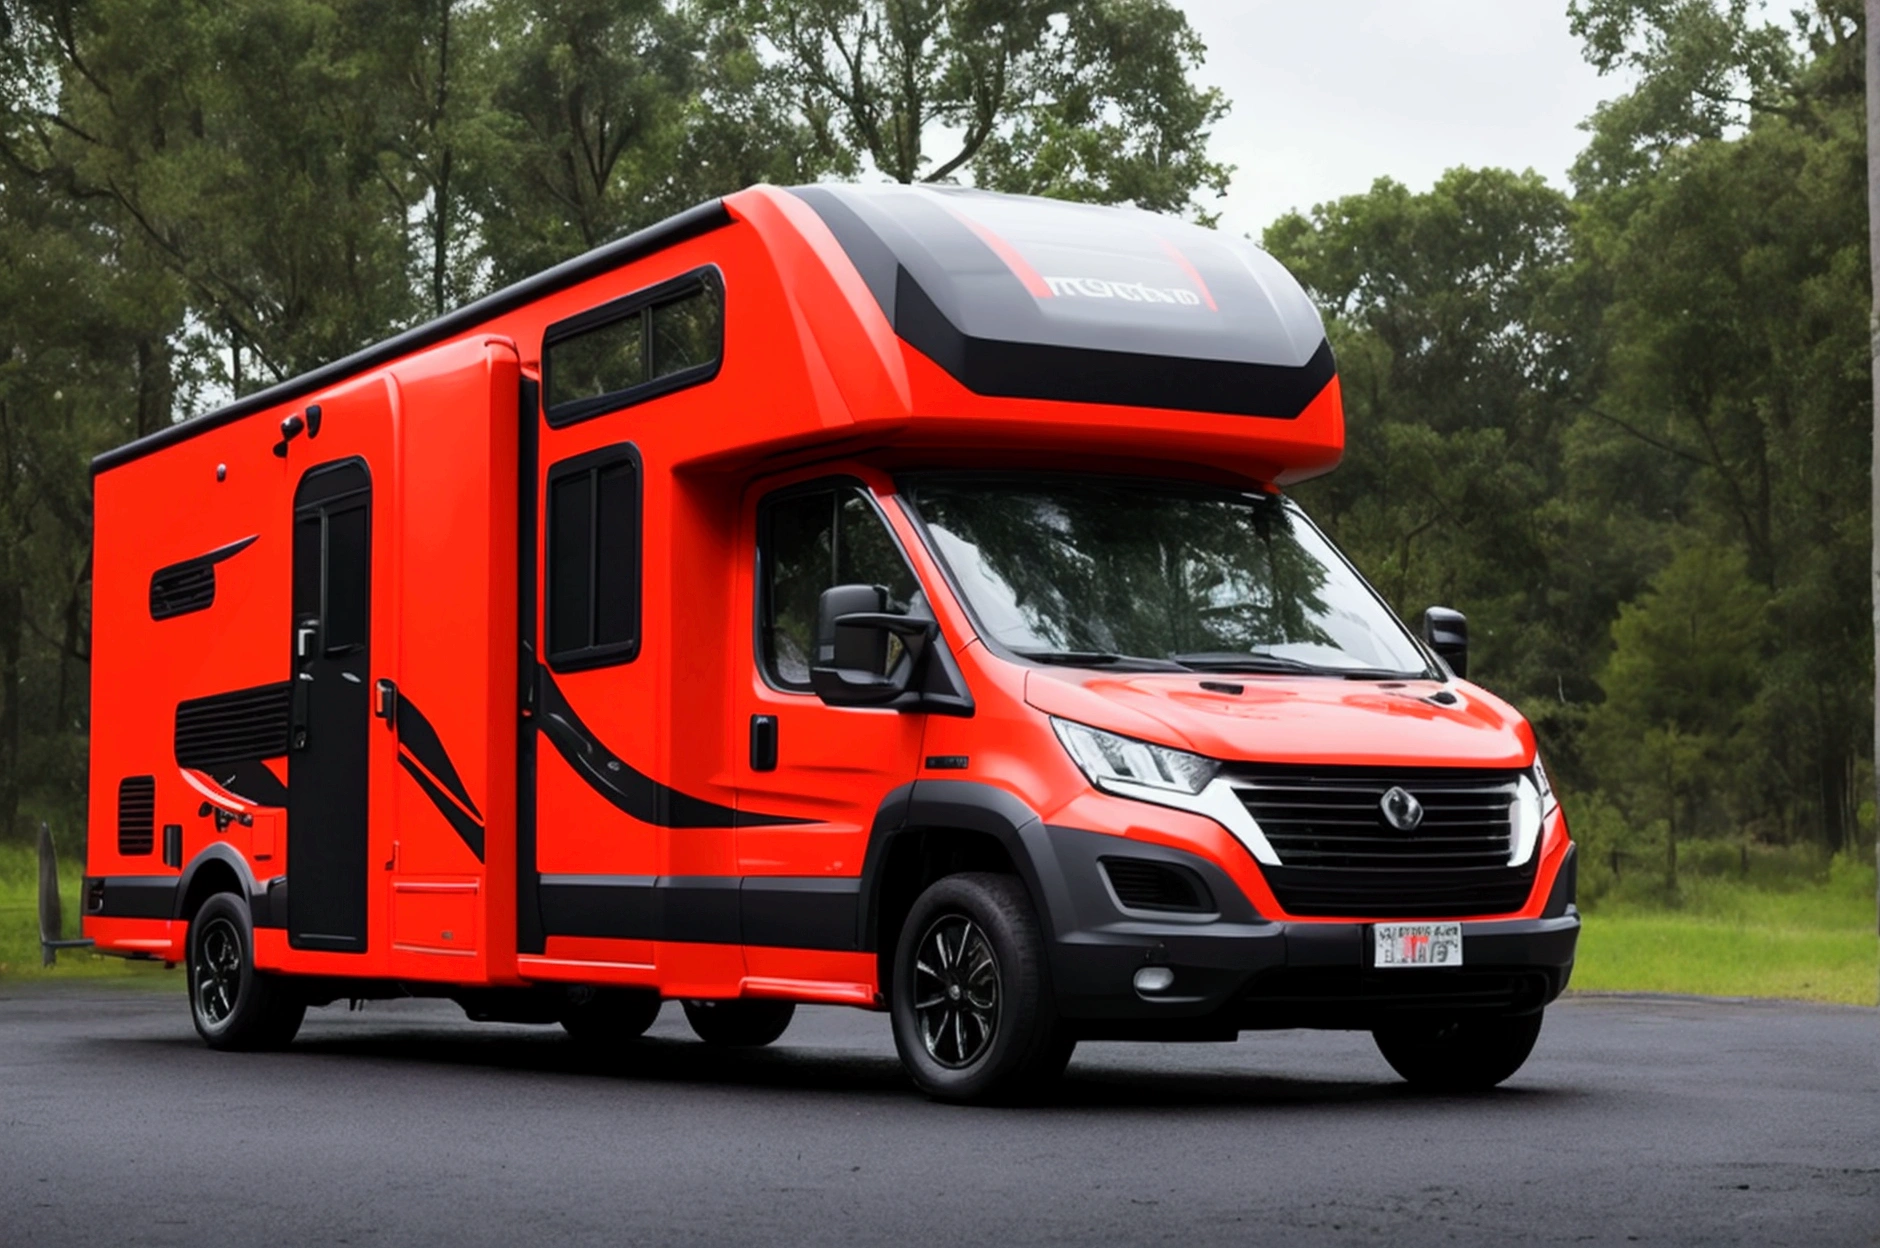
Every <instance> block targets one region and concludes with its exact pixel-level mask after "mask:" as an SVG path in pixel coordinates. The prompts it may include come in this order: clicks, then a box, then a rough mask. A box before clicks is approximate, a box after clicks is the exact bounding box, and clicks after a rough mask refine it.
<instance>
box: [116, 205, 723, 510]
mask: <svg viewBox="0 0 1880 1248" xmlns="http://www.w3.org/2000/svg"><path fill="white" fill-rule="evenodd" d="M734 220H735V218H734V217H733V216H732V215H731V210H730V209H729V208H727V207H726V206H725V201H724V200H722V199H714V200H711V201H709V202H707V203H703V204H700V205H698V206H697V207H696V208H689V209H687V210H686V211H684V212H682V213H679V214H678V215H677V216H672V217H668V218H666V219H665V220H664V221H661V222H659V223H658V224H657V225H649V226H647V227H646V228H645V229H643V230H636V231H634V232H633V233H632V234H629V235H627V236H626V237H625V238H621V239H616V240H615V241H613V242H611V243H604V244H602V245H601V246H599V247H596V248H594V250H592V251H587V252H583V253H582V254H580V255H578V256H575V257H573V258H572V259H569V260H564V261H562V262H561V263H560V264H558V265H556V266H555V267H554V268H551V269H544V270H543V271H542V272H540V273H537V274H535V275H534V276H533V277H525V278H523V279H522V280H521V281H519V282H516V283H514V284H513V285H509V286H505V287H503V288H502V289H501V290H498V291H493V292H491V293H490V294H487V295H485V296H483V297H482V298H481V299H478V300H477V301H476V302H474V303H468V304H465V305H464V306H463V307H461V308H458V309H456V310H455V311H452V312H446V313H445V314H444V315H443V316H440V317H438V318H436V319H435V320H430V321H426V322H425V323H424V324H422V325H415V326H413V327H412V328H410V329H407V330H405V331H404V332H403V333H400V334H396V335H394V336H393V337H391V338H387V339H386V340H384V341H383V342H378V343H374V344H373V345H371V346H369V347H364V348H362V349H360V350H358V351H355V352H353V353H352V354H351V355H349V356H346V357H344V358H343V359H338V360H335V361H333V362H332V363H331V364H323V365H321V366H320V367H319V368H316V369H313V370H312V371H310V372H305V373H302V374H300V375H299V376H298V377H292V378H289V379H288V380H286V381H283V382H279V383H277V384H275V385H272V386H269V387H268V388H267V389H266V390H257V391H256V392H255V393H253V394H250V395H247V396H245V397H244V398H241V399H238V400H237V401H235V402H234V403H230V404H229V405H227V406H226V407H219V408H216V409H215V410H213V411H209V412H205V413H203V414H202V415H200V416H192V417H190V418H188V419H187V420H181V421H178V422H176V423H175V424H173V425H166V426H165V427H163V428H162V429H158V430H156V431H155V432H154V433H147V434H145V435H144V436H143V437H141V438H138V439H137V440H136V441H134V442H127V443H125V444H124V445H122V446H119V447H115V448H113V449H111V450H108V451H104V452H101V453H100V454H98V455H96V456H94V457H93V459H92V461H91V475H92V476H94V477H95V476H97V475H98V474H100V473H102V472H106V471H108V470H110V469H112V468H117V467H120V466H122V465H124V464H128V463H131V462H132V461H134V460H138V459H142V458H143V457H144V456H146V455H150V454H153V453H155V452H157V451H160V450H162V449H164V448H165V447H168V446H174V445H176V444H177V443H179V442H184V441H187V440H188V439H190V438H193V437H195V436H196V435H197V434H199V433H207V432H208V431H209V430H211V429H219V428H221V427H222V426H223V425H226V424H230V423H232V422H234V421H237V420H240V419H241V418H242V417H244V416H251V415H253V414H254V413H256V412H258V411H261V410H263V409H265V408H269V407H273V406H275V405H276V404H280V403H286V402H288V401H289V400H291V399H295V398H298V397H300V396H301V395H304V394H311V393H313V392H314V391H316V390H320V389H324V388H325V387H327V386H330V385H333V384H334V383H336V382H340V381H344V380H345V379H346V378H348V377H351V376H353V375H354V374H355V373H362V372H365V371H366V370H368V369H373V368H378V367H380V366H382V365H385V364H389V363H391V362H392V361H393V360H396V359H398V358H400V357H401V356H406V355H410V354H412V353H413V352H415V351H422V350H423V349H424V348H426V347H429V346H434V345H436V344H437V343H439V342H442V341H444V340H445V339H447V338H452V337H455V336H456V335H458V334H460V333H463V332H465V331H466V330H469V329H472V328H474V327H475V326H476V325H478V324H480V323H481V322H483V321H487V320H490V319H492V318H494V317H498V316H501V315H503V314H504V313H507V312H512V311H514V310H515V309H516V308H518V307H520V306H522V305H523V304H525V303H528V302H530V301H531V300H533V299H539V298H541V297H542V296H544V295H549V294H553V293H555V292H556V291H558V290H565V289H566V288H568V287H570V286H574V285H576V284H578V283H580V282H584V281H587V280H588V279H589V278H593V277H598V276H600V275H601V274H603V273H607V272H610V271H612V270H614V269H617V268H620V267H621V266H623V265H626V264H631V263H632V262H634V261H636V260H642V259H644V258H646V257H647V256H650V255H652V254H653V253H655V252H658V251H663V250H665V249H666V248H668V247H675V246H677V245H678V244H680V243H683V242H687V241H689V240H691V239H694V238H697V237H699V236H700V235H702V234H709V233H711V232H712V231H713V230H719V229H723V228H724V227H725V226H727V225H730V224H731V223H732V222H733V221H734Z"/></svg>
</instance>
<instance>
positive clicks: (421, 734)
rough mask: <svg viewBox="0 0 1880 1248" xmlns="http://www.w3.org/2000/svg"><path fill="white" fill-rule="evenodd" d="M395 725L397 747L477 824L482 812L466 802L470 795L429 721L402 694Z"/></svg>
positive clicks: (470, 802)
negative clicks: (447, 793) (427, 773)
mask: <svg viewBox="0 0 1880 1248" xmlns="http://www.w3.org/2000/svg"><path fill="white" fill-rule="evenodd" d="M397 722H398V744H400V745H402V746H404V747H405V748H406V749H407V750H410V751H411V754H412V757H413V758H415V759H417V760H418V761H419V762H420V763H422V764H423V765H424V769H425V770H426V771H428V772H430V773H431V774H432V775H433V776H435V777H436V778H437V782H438V783H439V784H441V785H443V786H444V787H445V788H446V789H449V790H450V793H451V796H452V797H455V798H456V799H457V800H458V801H459V802H461V803H463V807H464V809H465V810H468V811H469V812H470V813H471V814H472V815H473V816H475V817H476V818H477V819H478V820H479V821H481V820H482V818H483V812H482V811H480V810H478V809H477V804H476V803H475V802H473V801H471V800H470V792H469V790H467V789H465V788H464V785H463V780H462V779H461V778H459V777H458V775H457V769H456V767H454V766H452V765H451V761H450V754H449V752H448V751H446V750H445V749H444V743H443V742H442V741H440V740H439V739H438V735H437V729H435V728H433V727H431V721H430V720H428V719H426V718H425V717H424V712H423V711H420V710H419V709H418V708H417V706H416V705H415V704H414V703H413V702H412V700H411V699H410V698H407V697H406V696H405V695H404V694H403V693H400V694H399V695H398V721H397Z"/></svg>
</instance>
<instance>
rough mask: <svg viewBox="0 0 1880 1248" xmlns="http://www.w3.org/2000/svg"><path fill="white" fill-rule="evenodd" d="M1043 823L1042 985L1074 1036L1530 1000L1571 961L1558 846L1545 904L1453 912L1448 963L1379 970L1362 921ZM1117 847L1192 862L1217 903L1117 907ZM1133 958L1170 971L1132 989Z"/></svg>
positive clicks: (1482, 1009)
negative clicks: (1531, 909)
mask: <svg viewBox="0 0 1880 1248" xmlns="http://www.w3.org/2000/svg"><path fill="white" fill-rule="evenodd" d="M1049 836H1050V841H1051V845H1052V849H1053V851H1054V853H1053V857H1054V858H1055V859H1056V865H1057V868H1058V871H1059V872H1060V874H1059V876H1058V881H1059V887H1060V888H1061V889H1062V890H1063V892H1062V893H1060V897H1061V898H1062V901H1063V902H1069V903H1070V904H1069V906H1068V907H1066V906H1064V905H1063V904H1062V902H1060V904H1059V905H1054V906H1053V907H1052V910H1053V915H1052V919H1053V921H1052V924H1051V926H1052V928H1053V931H1052V939H1051V945H1050V960H1051V973H1052V981H1053V990H1054V995H1055V997H1056V999H1057V1004H1058V1010H1059V1012H1060V1014H1061V1015H1062V1016H1063V1017H1064V1018H1065V1019H1066V1021H1067V1022H1069V1023H1070V1025H1071V1026H1072V1028H1073V1030H1075V1031H1076V1032H1077V1034H1079V1035H1080V1036H1083V1037H1086V1038H1090V1039H1104V1038H1114V1039H1130V1038H1145V1039H1180V1038H1192V1039H1231V1038H1232V1037H1233V1036H1234V1035H1237V1034H1238V1033H1239V1032H1241V1031H1243V1030H1253V1029H1267V1028H1283V1027H1319V1028H1334V1029H1352V1030H1369V1029H1372V1028H1375V1027H1379V1026H1383V1025H1386V1024H1388V1023H1391V1022H1393V1021H1402V1020H1404V1019H1406V1018H1411V1017H1423V1018H1434V1017H1454V1016H1456V1015H1458V1014H1464V1013H1474V1014H1521V1013H1530V1012H1532V1011H1534V1010H1538V1009H1540V1008H1541V1007H1543V1006H1545V1005H1546V1004H1547V1003H1548V1002H1550V1001H1552V1000H1553V999H1554V998H1555V997H1558V996H1559V995H1560V993H1561V992H1562V991H1563V990H1564V989H1565V988H1566V986H1567V980H1568V978H1569V977H1570V976H1571V974H1572V971H1573V958H1574V950H1575V947H1576V945H1577V943H1578V939H1579V932H1580V917H1579V912H1578V910H1577V909H1576V908H1575V906H1574V904H1573V885H1574V880H1573V876H1574V872H1573V862H1572V859H1571V852H1572V851H1571V850H1570V851H1569V859H1568V861H1567V862H1566V863H1564V864H1563V865H1562V866H1561V868H1560V870H1559V872H1558V874H1557V876H1556V882H1555V885H1554V888H1553V891H1552V894H1551V895H1550V897H1549V901H1548V904H1547V906H1546V907H1545V909H1544V911H1543V915H1544V917H1541V918H1533V919H1489V920H1479V921H1464V922H1463V924H1462V957H1463V965H1462V966H1461V967H1459V968H1441V969H1437V968H1430V969H1388V970H1382V971H1380V970H1378V969H1377V968H1376V966H1375V964H1374V961H1373V953H1372V950H1373V941H1372V933H1371V928H1372V926H1373V925H1372V924H1369V923H1336V922H1334V923H1323V922H1298V921H1272V920H1265V919H1262V918H1260V917H1259V916H1258V915H1256V914H1254V913H1253V910H1252V907H1251V906H1250V905H1248V904H1247V902H1246V899H1245V897H1244V896H1243V895H1242V894H1241V893H1240V892H1239V890H1238V889H1236V888H1234V887H1233V885H1232V883H1231V882H1230V881H1229V879H1228V877H1227V875H1226V873H1225V872H1222V871H1221V870H1220V869H1219V868H1217V867H1214V866H1213V865H1212V864H1211V863H1208V862H1207V861H1206V860H1205V859H1202V858H1200V857H1199V856H1196V855H1191V854H1184V853H1181V852H1180V851H1177V850H1172V849H1167V848H1163V847H1150V846H1145V845H1142V844H1141V843H1140V842H1129V843H1127V848H1126V849H1124V847H1123V846H1119V844H1118V841H1117V838H1115V837H1109V836H1102V835H1099V834H1096V833H1088V832H1080V831H1076V830H1073V829H1065V828H1051V829H1050V830H1049ZM1119 849H1123V852H1126V853H1128V854H1129V855H1131V856H1143V857H1150V858H1155V859H1161V860H1164V861H1167V862H1171V863H1179V864H1181V865H1183V866H1186V867H1188V868H1189V869H1190V870H1193V871H1195V872H1196V873H1197V874H1199V875H1201V876H1202V877H1203V879H1205V880H1206V881H1207V883H1208V884H1209V887H1210V890H1211V891H1212V892H1213V894H1214V898H1215V900H1216V902H1217V911H1218V912H1217V913H1216V914H1214V915H1210V916H1195V917H1188V916H1178V915H1167V916H1163V915H1148V914H1144V913H1142V912H1140V911H1132V910H1126V909H1124V908H1123V907H1122V906H1120V905H1119V904H1118V901H1117V897H1116V895H1115V894H1114V893H1113V892H1111V891H1110V889H1109V888H1107V887H1106V886H1105V884H1104V882H1103V878H1102V876H1101V875H1100V873H1099V872H1100V869H1099V866H1098V859H1099V858H1100V857H1101V856H1103V855H1108V854H1115V853H1117V852H1118V851H1119ZM1066 909H1068V910H1069V912H1070V915H1069V916H1065V915H1062V914H1061V913H1060V912H1061V911H1064V910H1066ZM1065 917H1070V918H1071V921H1070V922H1068V923H1067V922H1065V921H1064V918H1065ZM1144 966H1165V967H1167V968H1168V969H1169V970H1170V971H1171V972H1173V974H1174V982H1173V984H1172V985H1171V986H1170V987H1169V988H1168V989H1167V990H1166V991H1162V992H1156V993H1142V992H1138V991H1137V990H1136V988H1135V985H1134V979H1135V976H1136V973H1137V972H1138V971H1140V970H1141V969H1142V968H1143V967H1144Z"/></svg>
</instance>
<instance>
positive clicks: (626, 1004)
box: [561, 988, 663, 1046]
mask: <svg viewBox="0 0 1880 1248" xmlns="http://www.w3.org/2000/svg"><path fill="white" fill-rule="evenodd" d="M662 1004H663V1002H661V1001H660V999H659V994H658V993H656V992H643V991H639V990H636V989H632V988H576V989H571V990H570V991H569V993H568V1008H567V1009H566V1010H564V1011H563V1012H562V1015H561V1025H562V1028H563V1029H564V1030H566V1031H567V1033H568V1034H569V1035H571V1036H573V1037H574V1038H575V1039H576V1040H578V1041H580V1042H581V1043H583V1044H592V1045H597V1046H611V1045H616V1044H624V1043H626V1042H627V1041H629V1040H637V1039H639V1038H640V1037H641V1036H643V1035H645V1034H646V1029H647V1028H648V1027H651V1026H652V1025H653V1020H654V1019H656V1018H658V1017H659V1007H660V1006H661V1005H662Z"/></svg>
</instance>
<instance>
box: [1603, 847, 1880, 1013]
mask: <svg viewBox="0 0 1880 1248" xmlns="http://www.w3.org/2000/svg"><path fill="white" fill-rule="evenodd" d="M1585 917H1586V925H1585V927H1584V928H1583V929H1582V931H1581V934H1580V952H1579V959H1578V962H1577V963H1576V965H1575V966H1574V970H1573V987H1574V988H1575V989H1578V990H1580V991H1606V992H1674V993H1694V994H1698V995H1702V996H1727V997H1782V998H1787V999H1790V1000H1798V1001H1834V1002H1840V1003H1843V1004H1847V1005H1874V1004H1876V1003H1880V1002H1877V1000H1876V998H1877V997H1880V937H1877V936H1876V935H1875V924H1874V863H1873V859H1872V858H1871V857H1870V856H1868V857H1861V858H1855V857H1849V856H1845V855H1844V856H1842V857H1839V858H1836V859H1835V860H1834V861H1833V863H1832V864H1831V865H1829V867H1828V869H1827V871H1826V872H1825V876H1823V875H1817V876H1815V877H1814V878H1812V879H1810V878H1805V877H1804V878H1797V879H1792V880H1790V881H1788V882H1787V883H1786V886H1782V887H1775V886H1771V885H1770V884H1768V883H1745V882H1742V881H1739V880H1733V879H1729V878H1720V877H1707V876H1697V877H1695V878H1686V879H1684V880H1682V881H1681V882H1680V885H1679V892H1678V898H1677V902H1676V904H1675V905H1667V904H1665V902H1664V901H1663V899H1662V898H1656V899H1654V898H1653V897H1651V896H1650V895H1649V894H1632V895H1627V894H1625V893H1622V892H1617V891H1615V892H1614V893H1611V894H1608V895H1607V896H1606V897H1603V898H1601V899H1600V900H1599V901H1598V902H1597V903H1595V904H1593V905H1591V906H1589V907H1588V909H1587V913H1586V916H1585Z"/></svg>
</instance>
